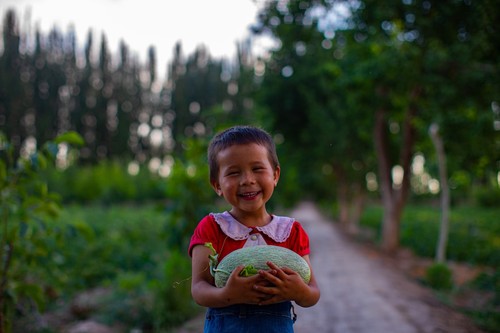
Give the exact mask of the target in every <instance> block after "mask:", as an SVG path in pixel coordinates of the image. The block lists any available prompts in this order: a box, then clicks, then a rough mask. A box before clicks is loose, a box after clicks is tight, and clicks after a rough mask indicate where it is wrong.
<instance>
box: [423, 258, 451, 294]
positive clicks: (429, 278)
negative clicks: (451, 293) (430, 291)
mask: <svg viewBox="0 0 500 333" xmlns="http://www.w3.org/2000/svg"><path fill="white" fill-rule="evenodd" d="M426 282H427V283H428V284H429V285H430V286H431V287H432V288H434V289H437V290H450V289H451V288H452V287H453V281H452V272H451V269H450V268H449V267H448V266H447V265H446V264H442V263H435V264H433V265H431V266H430V267H429V268H428V269H427V274H426Z"/></svg>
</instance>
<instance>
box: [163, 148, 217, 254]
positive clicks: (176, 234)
mask: <svg viewBox="0 0 500 333" xmlns="http://www.w3.org/2000/svg"><path fill="white" fill-rule="evenodd" d="M185 146H186V156H185V158H184V159H183V160H181V159H176V160H175V164H174V167H173V170H172V174H171V176H170V177H169V179H168V183H167V191H166V194H167V198H168V203H167V207H166V209H167V212H168V213H169V216H170V219H169V221H168V224H167V225H166V231H167V234H168V238H167V242H168V245H169V248H173V249H178V250H181V249H185V248H187V245H188V242H189V237H190V235H191V234H192V232H193V230H194V228H195V226H196V225H197V224H198V222H199V220H200V219H201V218H202V217H203V216H204V215H206V214H208V213H209V212H210V211H211V208H213V207H214V203H215V201H216V198H217V196H216V194H215V192H214V191H213V190H212V188H211V186H210V184H209V182H208V179H209V177H208V167H207V163H206V157H205V156H206V154H205V151H206V145H205V144H203V143H202V142H201V141H196V140H189V141H187V142H186V144H185Z"/></svg>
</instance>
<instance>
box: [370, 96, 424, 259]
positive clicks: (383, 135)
mask: <svg viewBox="0 0 500 333" xmlns="http://www.w3.org/2000/svg"><path fill="white" fill-rule="evenodd" d="M418 91H419V90H418V89H415V91H414V92H413V94H412V98H417V96H418ZM416 111H417V109H416V107H414V106H410V107H409V108H408V110H407V112H406V116H405V119H404V121H403V124H402V125H403V126H402V135H403V140H402V144H401V149H400V155H399V156H400V157H399V164H400V165H401V167H402V168H403V179H402V183H401V185H400V186H399V187H398V188H395V186H394V184H393V179H392V167H393V166H392V164H391V162H390V157H389V139H388V137H387V133H388V128H387V127H388V124H387V122H388V121H387V112H386V110H385V109H383V108H381V109H379V110H378V111H377V112H376V114H375V127H374V141H375V151H376V155H377V161H378V173H379V179H380V191H381V197H382V203H383V207H384V214H383V221H382V248H383V249H384V250H385V251H387V252H389V253H392V252H395V251H396V250H397V249H398V248H399V229H400V224H401V215H402V212H403V208H404V206H405V204H406V200H407V198H408V194H409V191H410V176H411V169H410V168H411V158H412V151H413V145H414V143H415V128H414V125H413V120H414V117H415V114H416Z"/></svg>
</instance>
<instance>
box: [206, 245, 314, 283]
mask: <svg viewBox="0 0 500 333" xmlns="http://www.w3.org/2000/svg"><path fill="white" fill-rule="evenodd" d="M210 245H211V244H210ZM268 261H270V262H272V263H274V264H275V265H276V266H278V267H281V268H283V267H288V268H290V269H291V270H293V271H295V272H297V273H298V274H299V275H300V276H301V277H302V279H303V280H304V282H305V283H309V281H310V279H311V270H310V268H309V265H308V264H307V261H305V260H304V258H302V257H301V256H300V255H298V254H297V253H296V252H294V251H292V250H290V249H287V248H284V247H281V246H274V245H257V246H251V247H244V248H241V249H238V250H235V251H233V252H231V253H230V254H228V255H227V256H226V257H224V259H223V260H222V261H221V262H220V263H218V264H217V266H216V267H215V269H213V275H214V278H215V285H216V286H217V287H223V286H225V285H226V282H227V280H228V278H229V275H231V272H232V271H233V270H234V269H235V268H236V267H238V266H240V265H243V266H245V268H244V269H243V271H242V272H241V273H240V275H242V276H251V275H254V274H257V273H258V271H259V270H269V269H270V268H269V266H268V265H267V264H266V263H267V262H268Z"/></svg>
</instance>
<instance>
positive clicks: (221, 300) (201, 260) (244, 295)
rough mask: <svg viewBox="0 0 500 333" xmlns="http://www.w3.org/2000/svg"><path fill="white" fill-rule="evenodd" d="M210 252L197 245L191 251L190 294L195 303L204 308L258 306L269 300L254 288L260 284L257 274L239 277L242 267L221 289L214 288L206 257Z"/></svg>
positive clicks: (204, 247)
mask: <svg viewBox="0 0 500 333" xmlns="http://www.w3.org/2000/svg"><path fill="white" fill-rule="evenodd" d="M210 254H212V252H211V250H210V249H209V248H207V247H206V246H203V245H197V246H195V247H194V248H193V250H192V259H191V264H192V282H191V294H192V296H193V299H194V300H195V302H196V303H198V304H199V305H201V306H205V307H213V308H217V307H223V306H229V305H233V304H243V303H246V304H259V303H260V302H262V301H263V300H264V299H267V298H269V294H266V293H265V292H262V291H259V290H257V289H255V288H254V286H255V285H260V284H262V283H263V282H264V281H263V278H262V277H261V276H259V274H257V275H254V276H251V277H241V276H239V273H240V272H241V270H242V269H243V268H244V266H239V267H237V268H236V269H235V270H234V272H233V273H232V274H231V276H230V277H229V279H228V281H227V283H226V285H225V286H224V287H223V288H217V287H215V283H214V278H213V277H212V275H211V274H210V268H209V260H208V256H209V255H210Z"/></svg>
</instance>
